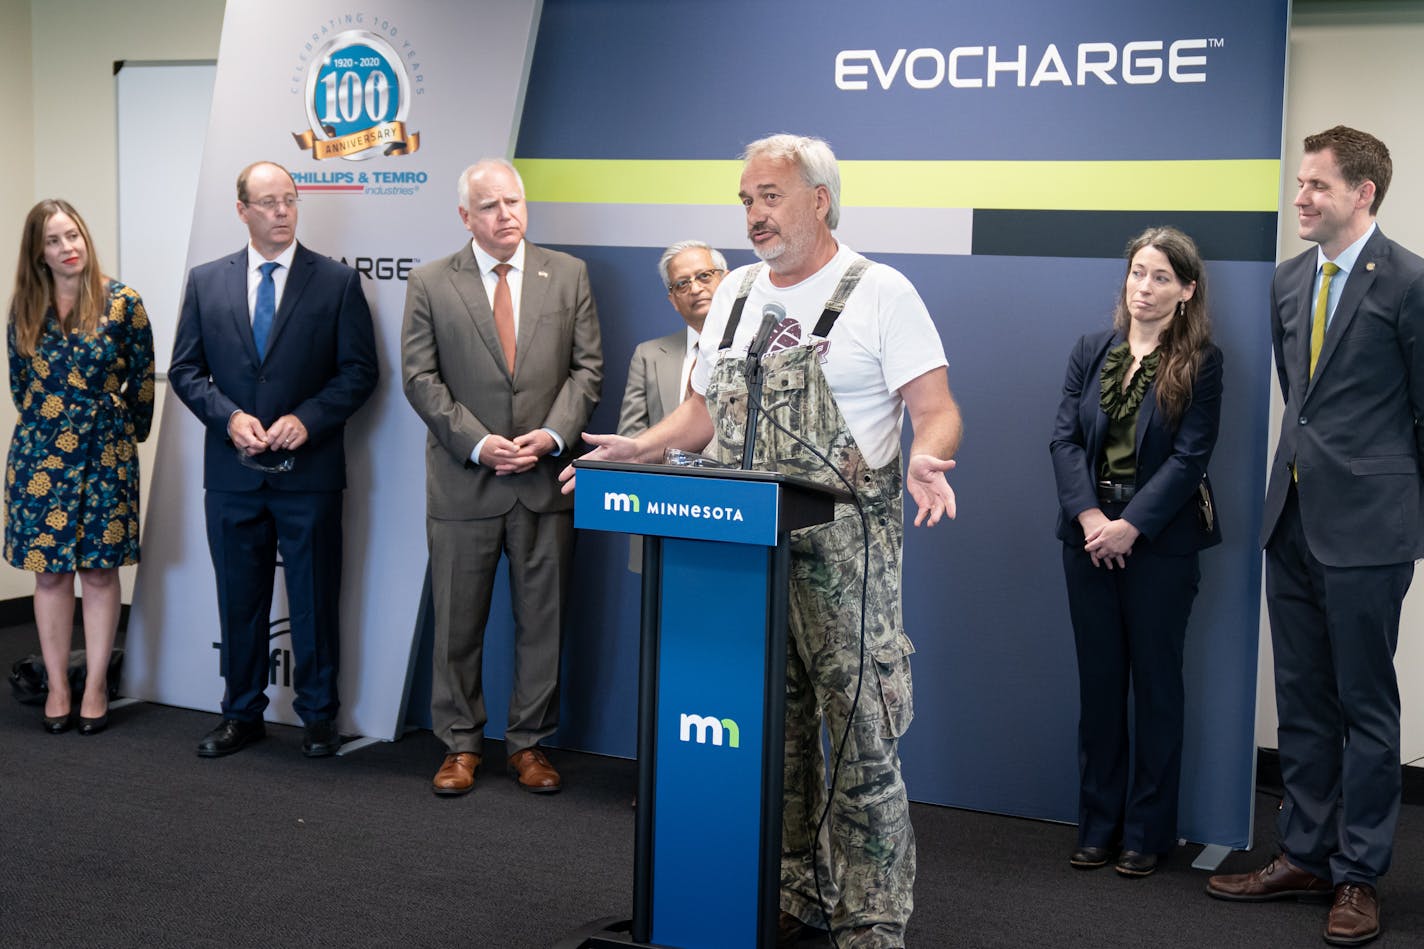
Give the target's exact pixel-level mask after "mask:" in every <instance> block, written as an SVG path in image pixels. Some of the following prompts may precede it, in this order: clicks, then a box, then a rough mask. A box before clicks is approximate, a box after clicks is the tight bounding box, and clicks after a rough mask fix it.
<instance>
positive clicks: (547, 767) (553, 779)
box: [509, 748, 559, 794]
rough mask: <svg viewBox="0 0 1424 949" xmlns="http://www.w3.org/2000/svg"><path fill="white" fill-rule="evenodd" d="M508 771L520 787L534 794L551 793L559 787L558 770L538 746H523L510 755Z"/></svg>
mask: <svg viewBox="0 0 1424 949" xmlns="http://www.w3.org/2000/svg"><path fill="white" fill-rule="evenodd" d="M509 773H510V774H512V775H514V777H515V778H516V779H517V780H518V781H519V786H520V787H521V788H523V789H524V790H526V791H532V792H533V793H535V794H552V793H554V792H555V791H557V790H558V789H559V772H557V771H555V770H554V766H553V765H551V764H549V759H548V758H546V757H545V756H544V752H542V751H540V750H539V749H538V748H525V749H524V750H523V751H519V752H515V753H514V754H513V755H511V756H510V758H509Z"/></svg>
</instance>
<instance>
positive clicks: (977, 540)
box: [492, 0, 1288, 847]
mask: <svg viewBox="0 0 1424 949" xmlns="http://www.w3.org/2000/svg"><path fill="white" fill-rule="evenodd" d="M669 9H673V8H669ZM675 9H676V15H673V16H658V17H650V16H649V15H648V12H649V7H648V5H647V4H646V3H645V2H643V0H603V2H600V3H593V4H591V3H582V2H578V0H548V2H547V3H546V4H545V9H544V16H543V19H542V22H541V25H540V31H539V40H538V44H537V46H536V49H535V56H534V66H533V71H532V74H531V76H530V83H529V95H528V101H527V103H526V108H525V114H524V120H523V122H522V124H521V130H520V138H519V146H518V149H517V152H516V159H517V160H516V163H517V164H518V166H519V168H520V169H521V171H522V172H523V174H524V180H525V183H526V185H527V188H528V192H529V196H530V198H531V199H532V201H533V205H532V207H531V208H530V212H529V219H530V236H531V238H532V239H533V240H535V241H536V242H540V241H542V242H546V243H549V244H554V245H562V246H563V247H564V249H566V250H569V251H570V252H572V253H575V254H577V255H579V256H581V257H583V258H584V259H586V260H587V261H588V263H589V269H590V273H591V275H592V280H593V286H594V292H595V293H596V295H597V298H598V305H599V312H600V314H601V315H602V317H603V328H604V337H603V339H604V350H605V354H606V361H607V366H608V376H607V378H606V380H605V395H604V401H603V404H602V406H601V407H600V408H599V411H598V414H597V415H596V416H595V418H594V420H593V422H592V425H591V428H593V429H594V430H596V431H612V430H613V429H614V428H615V427H616V423H617V417H618V399H619V393H620V392H621V391H622V386H623V382H624V374H625V372H626V366H627V357H628V355H629V354H630V353H631V351H632V349H633V347H634V345H636V344H637V343H638V342H639V341H641V340H643V339H647V338H650V337H655V336H661V335H663V334H666V333H668V332H671V331H672V330H673V329H675V328H677V327H678V326H679V325H680V324H679V323H678V321H677V315H676V314H675V313H674V312H673V310H672V308H671V306H669V304H668V302H667V297H666V290H665V288H664V287H662V286H661V285H660V284H659V282H658V280H657V277H656V276H655V274H656V264H657V259H658V254H659V252H660V250H661V249H662V248H663V247H664V246H666V245H667V244H669V243H671V242H673V241H677V240H683V239H688V238H699V239H702V240H706V241H708V242H710V243H713V244H714V245H716V246H718V247H720V248H721V249H722V250H724V251H725V252H727V254H728V257H729V258H730V259H731V262H732V264H733V265H734V266H735V265H737V264H741V263H746V262H748V261H750V260H751V259H752V257H751V255H750V253H749V245H748V242H747V239H746V233H745V217H744V215H743V214H742V211H741V208H740V206H739V202H738V200H737V187H738V177H739V174H740V163H739V162H738V161H737V160H736V156H737V154H738V153H739V152H740V150H741V148H742V147H743V146H744V145H745V144H746V143H747V142H749V141H751V140H753V139H756V138H759V137H761V136H763V135H766V134H769V133H772V132H779V131H790V132H797V133H804V134H813V135H819V136H821V137H823V138H825V139H827V140H828V141H829V142H830V143H831V145H832V147H833V148H835V150H836V153H837V155H838V156H839V158H840V159H841V173H842V177H843V188H842V198H843V201H844V211H843V214H842V223H841V226H840V228H839V230H838V232H837V234H838V237H839V239H841V240H842V241H844V242H845V243H846V244H848V245H849V246H851V247H853V248H855V249H856V250H858V251H861V252H863V253H866V254H869V255H871V256H872V257H873V258H874V259H876V260H881V261H884V262H886V263H888V264H891V265H892V266H895V267H897V268H899V269H900V270H901V271H903V272H904V273H905V274H906V275H907V276H908V277H909V278H910V279H911V280H912V281H913V282H914V284H915V286H916V287H917V288H918V289H919V292H920V294H921V295H922V296H923V297H924V299H925V301H926V303H927V304H928V306H929V309H930V312H931V313H932V314H934V317H935V320H936V323H937V325H938V327H939V330H940V332H941V334H942V336H943V338H944V342H945V348H946V351H947V354H948V356H949V378H950V383H951V386H952V388H953V390H954V392H955V394H956V396H957V397H958V399H959V401H960V404H961V407H962V409H963V413H964V419H965V427H966V436H965V441H964V448H963V451H962V453H961V455H960V459H959V467H958V468H957V469H955V471H954V472H952V474H951V477H950V480H951V482H952V484H953V485H954V488H955V490H956V492H957V493H958V497H959V505H960V508H959V517H958V519H957V520H956V521H954V522H953V523H950V524H947V525H941V526H940V527H937V528H935V529H934V530H925V529H917V528H909V529H907V532H906V533H907V540H906V552H905V562H906V565H907V566H906V572H905V583H904V599H905V620H906V624H907V628H908V631H909V634H910V637H911V638H912V639H913V641H914V642H915V645H916V647H917V649H918V652H917V653H916V655H915V657H914V661H913V666H914V676H915V683H916V689H915V707H916V721H915V723H914V725H913V726H912V727H911V728H910V730H909V732H908V734H907V735H906V737H905V739H904V741H903V743H902V748H901V754H902V757H903V760H904V767H905V777H906V782H907V784H908V785H909V789H910V794H911V797H912V798H914V799H916V800H920V801H931V802H936V803H941V804H952V805H957V806H963V807H969V808H974V809H977V810H986V811H997V812H1004V813H1010V814H1019V815H1026V816H1032V817H1041V818H1050V819H1055V820H1063V821H1075V820H1076V818H1077V784H1078V778H1077V740H1076V729H1077V718H1078V714H1077V712H1078V697H1077V679H1076V674H1075V658H1074V650H1073V634H1072V629H1071V627H1070V624H1069V619H1068V606H1067V598H1066V594H1065V592H1064V581H1063V575H1062V566H1061V554H1060V551H1061V545H1060V544H1059V542H1058V541H1057V540H1056V539H1055V537H1054V517H1055V512H1056V509H1057V501H1056V495H1055V490H1054V482H1053V474H1052V469H1051V466H1050V464H1049V454H1048V441H1049V436H1050V432H1051V428H1052V421H1053V417H1054V413H1055V410H1056V408H1057V404H1058V400H1059V397H1060V394H1061V390H1062V385H1063V377H1064V370H1065V366H1066V364H1067V360H1068V354H1069V352H1070V350H1071V348H1072V346H1073V343H1074V341H1075V340H1076V339H1077V337H1078V336H1080V335H1081V334H1083V333H1085V332H1088V331H1092V330H1096V329H1099V328H1103V327H1106V326H1108V325H1110V322H1111V312H1112V307H1113V303H1114V300H1115V298H1116V296H1117V294H1119V293H1120V292H1121V290H1122V285H1123V283H1122V282H1123V277H1124V274H1125V271H1126V266H1125V263H1124V261H1123V260H1122V257H1121V255H1122V251H1123V248H1124V247H1125V245H1126V243H1127V241H1128V239H1129V238H1130V237H1131V236H1133V235H1135V234H1136V233H1137V232H1139V231H1140V230H1142V229H1143V228H1144V227H1146V226H1148V225H1152V224H1158V223H1163V224H1174V225H1177V226H1179V227H1181V228H1182V229H1183V230H1185V231H1187V232H1188V233H1189V234H1191V235H1192V236H1193V237H1194V238H1195V239H1196V240H1197V241H1198V243H1199V244H1200V246H1201V249H1202V251H1203V253H1204V255H1205V256H1206V257H1207V258H1208V259H1209V264H1208V274H1209V282H1210V292H1211V302H1212V313H1213V316H1214V320H1215V333H1216V338H1217V341H1218V343H1219V345H1220V346H1221V348H1222V350H1223V351H1224V352H1225V365H1226V374H1225V402H1224V411H1223V413H1222V426H1221V435H1220V439H1219V441H1218V443H1217V449H1216V454H1215V457H1214V458H1213V460H1212V464H1211V472H1212V479H1213V482H1214V484H1215V486H1216V489H1217V491H1218V501H1219V504H1220V515H1221V522H1222V525H1223V528H1224V530H1225V533H1226V538H1227V539H1226V543H1225V544H1224V545H1222V546H1221V547H1218V548H1215V549H1212V550H1209V551H1207V552H1205V553H1204V554H1203V555H1202V558H1201V563H1202V573H1203V576H1202V581H1201V588H1200V589H1201V594H1200V596H1199V597H1198V599H1197V601H1196V606H1195V608H1194V610H1193V616H1192V622H1191V628H1190V630H1189V633H1188V641H1187V660H1186V670H1185V676H1186V683H1187V695H1188V699H1187V703H1188V709H1187V720H1188V724H1187V732H1186V749H1185V761H1184V773H1183V777H1182V798H1181V814H1180V834H1181V836H1182V837H1184V838H1188V839H1190V840H1194V841H1200V842H1212V843H1220V844H1229V845H1232V846H1236V847H1243V846H1247V845H1248V843H1249V841H1250V828H1251V808H1252V798H1253V777H1254V760H1255V741H1254V737H1253V718H1254V708H1255V704H1254V703H1255V684H1256V666H1257V628H1258V623H1259V604H1260V599H1259V583H1260V562H1261V561H1260V553H1259V551H1258V550H1257V548H1256V542H1255V536H1256V531H1257V525H1258V524H1259V522H1260V508H1261V494H1262V485H1263V484H1264V471H1263V459H1264V457H1265V452H1264V451H1263V446H1264V445H1265V442H1266V437H1267V410H1268V386H1269V385H1270V384H1271V383H1270V379H1269V371H1270V362H1271V360H1270V355H1269V334H1268V322H1267V318H1266V313H1267V310H1266V307H1267V300H1268V287H1269V281H1270V278H1271V273H1272V269H1273V261H1274V259H1275V249H1276V237H1275V235H1276V211H1277V202H1278V196H1279V187H1280V186H1279V179H1280V157H1281V129H1282V119H1281V116H1282V97H1283V89H1284V78H1285V54H1286V32H1287V14H1288V4H1287V3H1286V2H1285V0H1268V2H1262V3H1240V2H1235V0H1203V2H1201V3H1194V4H1178V5H1151V4H1146V5H1144V4H1142V3H1137V2H1128V0H1085V2H1082V3H1073V4H1062V3H1044V2H1041V0H1006V2H1002V3H993V4H982V3H967V2H963V0H953V2H944V0H905V2H901V3H896V4H893V5H882V6H879V7H867V6H866V5H865V4H862V3H852V2H829V3H828V2H817V3H811V2H793V3H788V4H781V5H779V6H778V7H777V8H776V9H777V13H776V16H775V17H774V22H772V21H769V20H768V14H767V8H766V6H765V5H764V4H761V3H757V2H754V0H726V2H722V3H716V4H680V5H677V6H676V7H675ZM579 544H580V549H579V563H580V568H579V572H578V576H577V578H576V586H575V591H574V597H575V603H576V604H577V612H578V614H579V616H580V619H581V623H580V625H579V626H578V628H577V629H576V630H574V631H573V632H572V633H571V635H570V636H569V638H568V650H567V655H566V669H567V675H566V677H565V709H566V710H565V715H564V718H563V722H564V726H563V728H562V730H561V732H560V740H561V741H562V742H564V743H566V744H572V745H575V746H577V747H586V748H593V749H596V750H600V751H608V752H614V753H621V754H629V753H631V752H632V749H633V737H632V736H633V730H632V727H631V721H632V716H633V698H632V696H633V695H634V694H635V691H636V690H635V688H634V685H635V673H634V664H633V662H632V657H633V656H635V655H636V649H635V645H634V644H635V642H636V623H635V619H634V618H635V616H636V608H637V603H636V582H635V579H636V578H634V577H633V576H632V575H630V574H628V573H627V572H626V569H625V568H624V561H625V559H626V557H625V554H624V550H623V547H624V545H623V544H621V543H620V541H619V540H618V539H616V538H606V537H598V536H595V535H581V536H580V537H579ZM492 707H494V706H493V705H492ZM1066 839H1067V838H1065V840H1066Z"/></svg>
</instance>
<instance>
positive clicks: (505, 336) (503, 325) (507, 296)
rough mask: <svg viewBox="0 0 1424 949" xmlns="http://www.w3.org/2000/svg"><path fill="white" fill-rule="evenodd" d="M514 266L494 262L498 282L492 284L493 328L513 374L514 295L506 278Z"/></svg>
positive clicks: (506, 362) (505, 360)
mask: <svg viewBox="0 0 1424 949" xmlns="http://www.w3.org/2000/svg"><path fill="white" fill-rule="evenodd" d="M513 269H514V268H513V267H511V266H510V265H509V264H495V265H494V272H495V273H497V274H499V283H497V284H495V285H494V329H495V332H496V333H498V334H499V345H500V346H501V347H503V348H504V362H505V364H506V365H507V366H509V372H510V375H513V374H514V296H513V295H512V294H511V293H510V292H509V280H508V279H507V278H506V274H508V273H509V272H510V271H511V270H513Z"/></svg>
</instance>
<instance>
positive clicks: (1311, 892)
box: [1206, 854, 1330, 903]
mask: <svg viewBox="0 0 1424 949" xmlns="http://www.w3.org/2000/svg"><path fill="white" fill-rule="evenodd" d="M1206 892H1207V895H1208V896H1214V897H1216V898H1217V899H1219V900H1237V901H1239V902H1243V903H1262V902H1265V901H1266V900H1286V899H1292V898H1294V899H1297V900H1313V901H1319V902H1324V901H1325V900H1326V899H1329V897H1330V881H1329V880H1322V879H1321V878H1320V877H1318V876H1316V875H1315V874H1313V873H1309V872H1307V871H1305V870H1302V869H1301V868H1300V867H1298V866H1296V865H1295V864H1293V863H1291V862H1290V861H1289V860H1287V859H1286V855H1285V854H1279V855H1277V856H1276V857H1275V858H1274V859H1273V860H1271V862H1270V863H1268V864H1266V865H1265V866H1264V867H1262V868H1261V869H1259V870H1252V871H1251V872H1250V873H1221V874H1217V875H1216V876H1214V877H1212V878H1211V879H1209V880H1207V881H1206Z"/></svg>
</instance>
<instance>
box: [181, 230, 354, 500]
mask: <svg viewBox="0 0 1424 949" xmlns="http://www.w3.org/2000/svg"><path fill="white" fill-rule="evenodd" d="M377 371H378V370H377V366H376V342H375V334H374V331H373V329H372V326H371V310H370V308H369V307H368V306H367V305H366V297H365V295H364V294H363V293H362V292H361V278H360V277H359V276H358V275H357V273H356V271H354V270H352V269H351V268H350V267H347V266H346V265H344V264H341V263H338V262H337V261H334V260H332V259H330V258H329V257H323V256H321V255H320V254H315V253H313V252H312V251H310V250H308V249H307V248H305V247H303V246H302V245H300V244H298V245H297V250H296V255H295V256H294V257H293V258H292V270H291V273H289V274H288V275H287V284H286V287H285V288H284V289H283V291H282V302H281V305H280V307H279V308H278V310H277V313H276V315H275V317H274V319H273V322H272V330H271V333H270V334H269V337H268V341H267V352H266V355H265V357H264V358H262V359H259V358H258V356H257V346H256V344H255V343H254V342H253V340H252V318H251V316H250V315H249V313H248V308H247V248H246V247H243V248H242V250H240V251H238V252H237V253H235V254H232V255H231V256H228V257H222V258H219V259H217V260H214V261H210V262H209V263H206V264H201V265H199V266H197V267H194V268H193V269H192V271H191V272H190V273H189V274H188V286H187V288H186V289H185V290H184V292H183V307H182V312H181V314H180V315H179V318H178V330H177V334H176V336H175V339H174V344H173V362H172V364H171V365H170V366H169V369H168V382H169V384H170V385H171V386H172V389H173V392H174V394H175V395H177V396H178V398H179V399H181V400H182V401H183V404H184V405H186V406H187V407H188V408H189V409H190V410H192V412H193V414H194V415H196V416H197V417H198V418H199V420H201V421H202V423H203V425H204V426H205V427H206V428H207V437H206V440H205V444H204V451H203V486H204V487H205V488H207V489H208V490H211V491H255V490H257V489H258V488H259V487H261V486H262V485H264V484H266V485H267V486H269V487H272V488H275V489H278V490H284V491H340V490H342V489H344V488H345V487H346V451H345V446H344V444H343V433H344V430H345V424H346V420H347V419H348V418H350V417H351V415H352V414H353V413H354V412H355V411H356V410H357V409H358V408H360V407H361V404H362V403H363V402H365V401H366V399H367V397H369V396H370V394H371V392H372V391H373V390H374V389H375V387H376V376H377ZM238 410H241V411H243V412H246V413H248V414H250V415H253V416H256V418H257V419H258V421H260V422H261V423H262V425H263V426H264V427H266V426H269V425H271V424H272V423H273V422H275V421H276V420H277V419H278V418H280V417H281V416H283V415H287V414H289V413H290V414H292V415H295V416H296V417H297V418H298V419H300V420H301V423H302V424H303V425H304V426H306V429H307V441H306V443H305V444H303V445H302V446H301V447H300V448H298V449H296V451H295V453H294V454H295V456H296V458H295V465H294V467H293V469H292V470H291V471H289V472H285V473H283V474H275V475H268V474H264V473H263V472H261V471H255V470H253V469H251V468H248V467H246V466H245V465H243V464H241V463H240V462H239V461H238V458H237V452H236V449H234V448H233V445H232V442H231V441H229V439H228V436H227V423H228V419H229V418H230V417H231V416H232V413H233V412H236V411H238ZM287 454H288V453H287V452H269V453H267V454H265V455H259V456H258V459H259V460H260V461H262V462H263V463H265V464H274V463H276V462H277V461H280V460H281V459H282V458H283V457H285V456H286V455H287Z"/></svg>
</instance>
